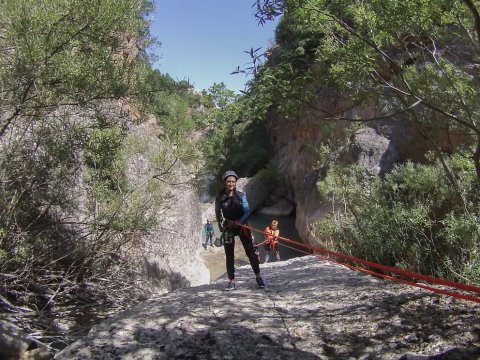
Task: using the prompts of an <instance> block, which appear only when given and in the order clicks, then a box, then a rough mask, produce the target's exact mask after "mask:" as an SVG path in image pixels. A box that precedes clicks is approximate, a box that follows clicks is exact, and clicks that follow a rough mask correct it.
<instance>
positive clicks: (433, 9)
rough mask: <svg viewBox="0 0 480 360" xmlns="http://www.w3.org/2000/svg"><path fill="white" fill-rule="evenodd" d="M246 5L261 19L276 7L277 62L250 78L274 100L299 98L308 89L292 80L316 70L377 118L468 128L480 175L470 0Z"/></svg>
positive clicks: (287, 0) (288, 0)
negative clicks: (373, 109)
mask: <svg viewBox="0 0 480 360" xmlns="http://www.w3.org/2000/svg"><path fill="white" fill-rule="evenodd" d="M255 4H256V6H257V16H258V17H259V19H260V20H261V21H266V20H268V19H270V18H272V17H275V16H279V15H281V14H283V17H282V21H281V22H280V24H279V27H278V29H277V42H278V45H279V46H280V50H279V51H278V56H279V57H280V63H281V65H280V66H277V68H276V69H275V67H273V68H272V69H269V70H268V71H265V73H266V75H265V76H267V77H268V81H267V80H266V79H265V77H263V78H262V77H260V79H259V80H258V82H263V83H265V82H266V83H268V84H270V86H268V87H266V88H265V90H263V92H262V93H263V94H265V93H268V92H270V93H271V94H273V95H271V97H272V98H273V99H274V100H275V104H276V105H278V106H281V104H282V100H283V99H284V98H285V97H286V96H291V97H293V98H297V99H300V100H301V101H303V102H304V103H306V102H308V101H309V98H308V97H306V96H305V95H304V94H302V90H301V89H303V92H305V90H306V89H307V90H308V89H310V90H311V91H315V88H314V87H313V86H310V87H308V86H300V87H299V86H295V84H296V82H298V81H299V80H302V79H304V80H306V81H302V82H303V83H305V84H308V82H309V81H308V80H310V84H311V83H312V82H311V81H312V80H313V79H316V78H321V79H322V81H323V84H324V86H328V87H330V88H332V89H336V90H337V91H339V93H341V94H348V95H349V96H350V97H351V98H352V100H353V101H356V102H357V103H360V102H367V103H372V102H376V103H378V110H379V111H378V114H377V116H378V118H386V117H389V116H390V117H391V116H399V115H403V116H405V117H407V118H408V119H410V120H412V121H414V122H415V123H416V124H417V125H418V126H420V127H421V129H422V130H423V131H424V132H425V134H426V136H428V133H429V132H428V130H430V129H435V128H440V127H441V128H444V129H448V131H450V132H451V133H456V134H463V135H466V134H467V135H469V136H470V137H471V139H472V141H473V142H474V143H475V144H476V145H475V147H474V149H473V153H472V156H473V159H474V163H475V170H476V174H477V178H478V179H479V181H480V136H479V135H480V128H479V126H478V121H477V119H478V117H479V109H480V106H479V98H478V96H477V91H476V88H477V87H478V75H477V74H476V72H475V70H474V69H475V68H476V67H477V62H478V56H479V50H478V49H479V48H480V46H479V45H480V43H479V41H480V39H479V34H480V21H479V19H480V17H479V14H478V5H477V4H476V3H475V2H472V1H468V0H465V1H419V0H410V1H403V2H401V3H399V2H398V1H394V0H391V1H388V0H387V1H380V0H368V1H363V2H361V3H360V2H357V1H324V0H259V1H256V2H255ZM277 62H278V60H277ZM286 79H289V81H286ZM289 84H293V85H289ZM277 88H278V89H280V91H277V90H276V89H277ZM285 101H288V99H285ZM263 102H264V103H265V101H264V100H263ZM324 115H325V116H327V117H330V118H338V116H337V117H336V116H335V114H324ZM351 120H353V119H351ZM356 120H371V119H356ZM431 140H432V142H434V141H435V140H434V139H433V138H432V139H431ZM434 146H435V147H436V148H439V144H434ZM437 155H438V156H440V155H441V154H440V152H438V153H437ZM446 174H447V176H448V177H449V178H450V181H451V182H454V178H453V175H452V173H451V171H449V170H448V169H446Z"/></svg>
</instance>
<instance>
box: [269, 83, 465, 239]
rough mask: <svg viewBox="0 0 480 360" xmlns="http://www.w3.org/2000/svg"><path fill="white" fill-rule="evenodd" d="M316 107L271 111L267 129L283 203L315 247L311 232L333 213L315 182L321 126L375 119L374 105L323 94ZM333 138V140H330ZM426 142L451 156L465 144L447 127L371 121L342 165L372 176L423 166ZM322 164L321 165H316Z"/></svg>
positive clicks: (323, 91)
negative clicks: (292, 207)
mask: <svg viewBox="0 0 480 360" xmlns="http://www.w3.org/2000/svg"><path fill="white" fill-rule="evenodd" d="M317 95H318V97H317V99H316V103H315V104H314V107H315V108H316V109H319V111H317V112H310V113H307V114H306V115H304V116H302V117H291V118H288V119H286V118H282V117H280V116H279V115H277V114H276V113H275V109H272V111H271V113H270V116H269V119H268V127H269V129H270V134H271V140H272V144H273V147H274V153H275V158H274V162H275V164H276V165H277V166H278V169H279V170H280V172H281V174H282V175H283V176H284V178H285V182H286V187H287V198H288V199H289V200H291V201H292V202H293V203H295V204H296V217H297V218H296V227H297V229H298V231H299V234H300V235H301V236H302V238H303V239H305V240H307V241H309V242H313V243H315V239H314V238H313V237H312V234H311V232H310V231H309V227H310V225H311V224H312V222H314V221H315V220H316V219H318V218H320V217H321V216H322V214H324V213H325V212H326V211H331V199H330V200H329V199H322V197H321V196H320V194H319V192H318V191H317V186H316V184H317V181H318V180H319V179H320V178H321V176H322V174H321V172H320V171H319V170H318V169H319V166H318V165H319V164H316V162H317V161H318V160H317V159H318V155H317V154H316V149H317V148H318V146H319V144H321V143H322V142H324V141H326V140H336V139H335V138H330V139H327V138H325V137H323V136H322V133H321V131H320V130H319V125H320V124H322V122H323V123H324V122H334V123H335V126H336V127H338V128H341V127H344V126H348V123H346V122H345V121H339V120H332V116H330V118H329V117H327V116H326V115H325V114H333V116H336V117H338V118H342V117H343V118H355V117H357V118H367V119H368V118H373V117H375V116H376V115H377V110H376V106H375V104H371V106H370V107H356V106H352V104H351V103H350V102H349V101H348V100H346V99H345V97H341V96H338V95H333V94H330V93H329V92H328V90H326V89H321V90H319V91H318V92H317ZM333 137H335V135H333ZM429 137H433V138H435V139H436V142H437V143H438V144H439V145H440V147H441V149H442V150H443V151H446V152H451V151H452V149H454V148H455V147H456V146H457V145H458V144H461V143H462V141H465V139H463V138H462V137H461V136H455V135H452V134H451V133H450V132H449V131H448V128H445V129H440V130H435V131H434V132H429V133H427V132H426V131H425V130H424V129H419V128H418V127H417V126H415V125H414V124H412V123H409V122H407V121H405V120H404V119H402V118H401V117H397V118H390V119H386V120H382V121H380V120H379V121H369V122H365V123H363V127H362V128H360V129H359V130H357V131H356V132H354V133H353V135H352V136H351V138H350V139H349V146H348V149H347V151H346V154H345V155H344V156H343V158H342V161H345V162H347V163H357V164H362V165H364V166H365V167H366V168H368V169H369V170H370V171H371V172H372V173H373V174H377V175H382V174H384V173H385V172H387V171H389V170H390V169H391V168H392V167H393V166H394V165H395V164H397V163H402V162H405V161H407V160H411V161H414V162H425V161H426V158H425V155H426V153H427V152H428V151H431V150H432V149H433V146H432V144H431V142H430V141H429ZM320 165H321V164H320Z"/></svg>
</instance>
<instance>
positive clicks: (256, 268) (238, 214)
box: [215, 170, 265, 291]
mask: <svg viewBox="0 0 480 360" xmlns="http://www.w3.org/2000/svg"><path fill="white" fill-rule="evenodd" d="M237 179H238V176H237V174H236V173H235V171H231V170H229V171H226V172H225V173H224V174H223V176H222V181H223V183H224V188H223V189H222V190H221V191H220V193H219V194H218V196H217V198H216V199H215V216H216V218H217V222H218V224H219V228H220V231H221V232H222V233H224V237H225V238H226V241H225V243H224V249H225V262H226V266H227V275H228V280H229V282H228V285H227V287H226V288H225V290H227V291H230V290H235V264H234V262H235V251H234V250H235V236H238V237H239V238H240V241H241V242H242V245H243V248H244V249H245V254H246V255H247V257H248V259H249V261H250V265H251V267H252V270H253V272H254V274H255V279H256V281H257V286H258V287H259V288H263V287H265V283H264V282H263V279H262V277H261V276H260V264H259V261H258V256H257V254H256V252H255V247H254V244H253V237H252V235H251V233H250V230H249V229H246V228H243V227H241V226H239V225H245V224H246V223H247V219H248V216H249V215H250V209H249V207H248V201H247V196H246V195H245V194H244V193H243V192H241V191H238V190H237V189H236V184H237Z"/></svg>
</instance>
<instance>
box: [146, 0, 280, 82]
mask: <svg viewBox="0 0 480 360" xmlns="http://www.w3.org/2000/svg"><path fill="white" fill-rule="evenodd" d="M253 3H254V0H155V5H156V9H155V13H154V15H153V23H152V25H151V28H150V31H151V33H152V35H153V36H155V37H156V38H157V40H158V41H159V42H160V43H161V45H160V47H156V48H155V49H154V51H153V52H154V54H155V55H157V56H159V59H158V60H157V61H156V62H155V64H154V67H155V68H156V69H158V70H160V72H161V73H163V74H167V73H168V74H169V75H170V76H171V77H173V78H174V79H176V80H189V81H190V83H192V84H193V85H194V87H195V88H196V89H198V90H202V89H208V87H210V86H211V85H212V84H213V83H215V82H216V83H220V82H224V83H225V84H226V86H227V88H228V89H230V90H234V91H239V90H243V88H244V84H245V82H246V81H247V80H248V78H246V77H245V75H244V74H237V75H230V73H231V72H232V71H233V70H235V69H236V68H237V66H240V67H243V66H244V65H245V64H248V62H249V61H250V56H249V55H248V54H246V53H244V51H248V50H250V48H252V47H253V48H254V49H255V48H259V47H261V48H262V49H263V50H265V49H267V48H268V47H269V46H271V45H272V44H273V43H274V39H275V23H272V22H269V23H267V24H266V25H263V26H261V25H258V23H257V21H256V19H255V16H254V8H252V5H253Z"/></svg>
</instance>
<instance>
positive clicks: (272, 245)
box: [264, 220, 280, 262]
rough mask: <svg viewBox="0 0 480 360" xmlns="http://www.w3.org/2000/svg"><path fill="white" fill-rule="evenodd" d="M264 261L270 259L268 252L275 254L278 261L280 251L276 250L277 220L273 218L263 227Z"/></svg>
mask: <svg viewBox="0 0 480 360" xmlns="http://www.w3.org/2000/svg"><path fill="white" fill-rule="evenodd" d="M264 233H265V262H268V261H269V260H270V252H273V253H274V254H275V257H276V259H277V261H280V251H279V250H278V236H280V230H279V229H278V221H277V220H273V221H272V223H271V224H270V225H269V226H267V227H266V228H265V231H264Z"/></svg>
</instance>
